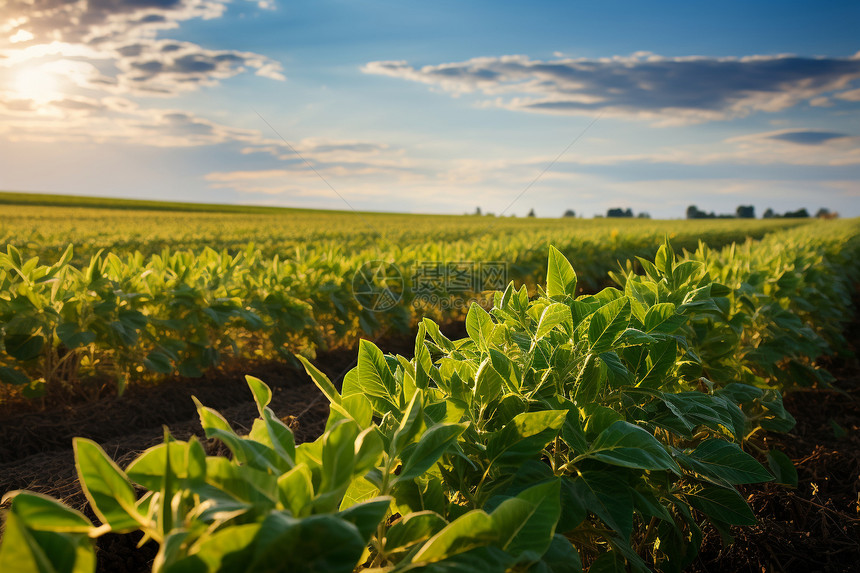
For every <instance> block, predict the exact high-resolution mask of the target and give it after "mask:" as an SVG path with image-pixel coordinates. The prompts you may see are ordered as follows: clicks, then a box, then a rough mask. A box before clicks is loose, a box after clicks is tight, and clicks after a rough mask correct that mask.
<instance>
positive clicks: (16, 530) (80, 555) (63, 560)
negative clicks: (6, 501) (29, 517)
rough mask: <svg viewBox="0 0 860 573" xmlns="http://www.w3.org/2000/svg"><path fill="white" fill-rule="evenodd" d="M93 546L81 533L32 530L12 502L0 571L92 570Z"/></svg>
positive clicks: (70, 572)
mask: <svg viewBox="0 0 860 573" xmlns="http://www.w3.org/2000/svg"><path fill="white" fill-rule="evenodd" d="M95 570H96V556H95V548H94V547H93V544H92V541H90V539H89V538H88V537H87V535H86V534H84V533H60V532H56V531H35V530H31V529H30V528H28V527H27V524H26V522H25V519H24V518H23V517H21V516H19V515H18V514H17V513H16V512H15V510H14V506H13V509H12V511H10V512H9V513H8V514H7V516H6V522H5V527H4V533H3V544H2V545H0V571H14V572H16V573H93V572H94V571H95Z"/></svg>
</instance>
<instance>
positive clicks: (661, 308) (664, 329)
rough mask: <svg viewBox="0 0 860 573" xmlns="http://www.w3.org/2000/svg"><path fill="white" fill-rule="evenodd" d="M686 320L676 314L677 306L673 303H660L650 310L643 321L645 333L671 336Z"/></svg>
mask: <svg viewBox="0 0 860 573" xmlns="http://www.w3.org/2000/svg"><path fill="white" fill-rule="evenodd" d="M685 320H686V318H685V317H684V316H683V315H680V314H676V313H675V305H674V304H672V303H671V302H660V303H657V304H655V305H654V306H652V307H651V308H649V309H648V312H646V313H645V320H643V321H642V322H643V330H645V332H649V333H650V332H659V333H664V334H671V333H672V332H674V331H675V330H677V329H678V327H679V326H681V325H682V324H683V323H684V321H685Z"/></svg>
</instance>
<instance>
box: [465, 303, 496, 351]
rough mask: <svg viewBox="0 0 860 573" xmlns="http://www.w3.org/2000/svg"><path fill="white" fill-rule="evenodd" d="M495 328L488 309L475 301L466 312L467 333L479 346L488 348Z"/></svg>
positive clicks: (484, 348)
mask: <svg viewBox="0 0 860 573" xmlns="http://www.w3.org/2000/svg"><path fill="white" fill-rule="evenodd" d="M494 329H495V324H494V323H493V319H492V318H491V317H490V315H489V314H488V313H487V311H486V310H484V309H483V308H481V305H479V304H477V303H474V302H473V303H472V305H471V306H470V307H469V312H467V313H466V333H467V334H468V335H469V338H471V339H472V340H474V341H475V343H476V344H477V345H478V347H479V348H481V349H483V350H488V349H489V341H490V339H491V338H492V337H493V330H494Z"/></svg>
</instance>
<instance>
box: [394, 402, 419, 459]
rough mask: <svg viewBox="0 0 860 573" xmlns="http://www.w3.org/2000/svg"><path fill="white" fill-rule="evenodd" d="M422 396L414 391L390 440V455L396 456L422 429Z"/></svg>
mask: <svg viewBox="0 0 860 573" xmlns="http://www.w3.org/2000/svg"><path fill="white" fill-rule="evenodd" d="M423 398H424V395H423V392H422V391H421V390H416V391H415V394H413V395H412V400H410V401H409V406H407V408H406V412H404V414H403V419H402V420H401V421H400V424H399V425H398V426H397V429H396V430H395V431H394V436H393V437H392V438H391V450H390V452H391V455H392V456H398V455H399V454H400V452H401V451H403V448H405V447H406V446H408V445H409V444H411V443H412V442H413V441H414V440H415V438H416V437H418V435H420V433H421V431H422V430H423V429H424V400H423Z"/></svg>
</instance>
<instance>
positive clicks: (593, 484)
mask: <svg viewBox="0 0 860 573" xmlns="http://www.w3.org/2000/svg"><path fill="white" fill-rule="evenodd" d="M562 487H564V488H566V489H567V490H568V493H569V494H570V497H569V499H570V500H571V503H577V504H578V505H580V506H582V507H583V508H584V509H585V510H587V511H589V512H591V513H593V514H594V515H596V516H597V517H599V518H600V520H601V521H603V523H605V524H606V525H608V526H609V527H611V528H612V529H614V530H615V531H616V532H618V534H619V535H620V536H621V537H622V539H625V540H628V539H630V534H631V533H632V532H633V496H632V494H631V491H632V490H631V488H630V486H629V485H627V484H626V483H625V482H624V481H623V480H621V479H619V478H618V477H617V476H616V475H615V474H613V473H610V472H606V471H595V470H583V471H581V472H580V475H579V476H578V477H576V478H574V479H564V480H563V481H562Z"/></svg>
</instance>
